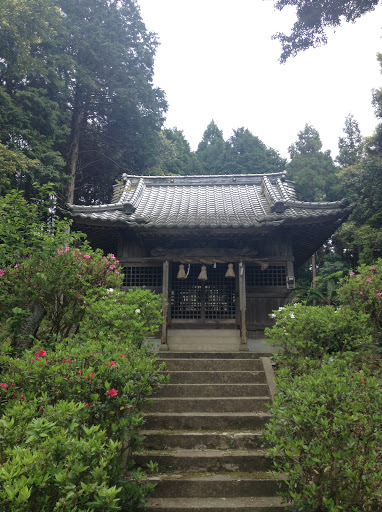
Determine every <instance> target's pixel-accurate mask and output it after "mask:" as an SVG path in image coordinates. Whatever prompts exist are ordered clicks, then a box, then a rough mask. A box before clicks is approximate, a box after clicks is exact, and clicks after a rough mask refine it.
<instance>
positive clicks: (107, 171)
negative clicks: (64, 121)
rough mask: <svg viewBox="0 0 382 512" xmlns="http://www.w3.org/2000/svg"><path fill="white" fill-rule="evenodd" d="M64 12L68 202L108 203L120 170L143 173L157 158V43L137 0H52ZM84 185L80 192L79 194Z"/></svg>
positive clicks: (160, 99)
mask: <svg viewBox="0 0 382 512" xmlns="http://www.w3.org/2000/svg"><path fill="white" fill-rule="evenodd" d="M55 2H56V4H57V5H58V6H59V7H60V9H61V10H62V12H63V13H64V14H65V16H64V30H63V32H62V37H61V39H60V40H59V42H58V44H59V46H60V51H61V52H62V53H63V55H65V56H66V58H67V60H68V62H70V63H71V65H70V66H69V67H68V78H69V81H68V84H69V87H70V94H71V97H70V102H69V110H70V115H71V125H70V136H69V138H68V140H67V141H66V144H65V145H64V147H63V148H62V150H63V152H65V153H66V154H67V155H68V156H67V159H66V171H67V174H68V175H69V176H70V186H69V189H68V191H67V193H66V200H67V201H68V202H73V200H76V202H81V201H84V202H90V201H92V200H93V201H94V199H95V194H94V191H95V187H98V191H97V192H98V194H97V199H99V200H101V201H103V202H105V201H106V200H107V199H108V196H107V194H105V192H104V193H102V190H101V189H103V190H104V191H105V190H111V185H112V183H113V182H114V179H115V177H116V176H118V175H120V174H121V170H127V171H128V172H131V173H136V174H141V173H143V172H144V171H145V169H147V168H149V167H150V165H152V164H153V162H154V155H155V150H156V144H157V132H158V130H159V128H160V126H161V123H162V121H163V113H164V111H165V109H166V102H165V99H164V94H163V92H162V91H161V90H159V89H156V88H154V87H153V84H152V79H153V63H154V55H155V51H156V47H157V41H156V38H155V36H154V34H152V33H150V32H147V31H146V28H145V25H144V23H143V21H142V19H141V16H140V10H139V7H138V5H137V2H136V0H121V1H108V0H98V1H97V2H94V0H81V1H80V2H78V0H55ZM79 191H81V193H79Z"/></svg>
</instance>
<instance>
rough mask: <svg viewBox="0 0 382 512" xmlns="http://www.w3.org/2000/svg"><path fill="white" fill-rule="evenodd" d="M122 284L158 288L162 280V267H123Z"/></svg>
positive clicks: (131, 286)
mask: <svg viewBox="0 0 382 512" xmlns="http://www.w3.org/2000/svg"><path fill="white" fill-rule="evenodd" d="M122 272H123V282H122V286H126V287H127V288H133V287H135V286H138V287H140V288H143V287H146V288H160V287H161V286H162V280H163V268H162V267H159V266H158V267H135V266H131V267H123V269H122Z"/></svg>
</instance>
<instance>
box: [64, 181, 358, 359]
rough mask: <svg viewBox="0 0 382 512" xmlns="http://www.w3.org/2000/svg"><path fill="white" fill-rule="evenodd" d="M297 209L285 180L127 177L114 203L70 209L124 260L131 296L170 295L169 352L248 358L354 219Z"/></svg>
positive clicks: (337, 206)
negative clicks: (305, 274)
mask: <svg viewBox="0 0 382 512" xmlns="http://www.w3.org/2000/svg"><path fill="white" fill-rule="evenodd" d="M349 211H350V209H349V207H348V205H347V203H346V202H345V201H337V202H315V203H311V202H304V201H297V200H296V195H295V190H294V184H293V182H291V181H288V179H287V177H286V173H275V174H247V175H216V176H128V175H123V184H119V185H115V186H114V196H113V202H112V203H111V204H105V205H99V206H77V205H67V206H66V209H65V211H64V213H65V215H66V216H67V217H70V218H72V219H73V221H74V228H75V229H78V230H81V231H83V232H85V233H86V234H87V236H88V239H89V241H90V243H91V244H92V246H93V247H95V248H96V247H100V248H102V249H104V250H105V251H106V252H108V253H109V252H112V253H114V254H116V256H117V258H118V259H119V261H120V263H121V265H122V267H123V286H122V288H123V289H124V290H127V289H129V288H133V287H147V288H150V289H152V290H154V291H155V292H159V293H162V294H163V295H164V297H165V304H164V307H163V315H164V322H163V329H162V340H161V343H162V345H161V349H162V350H168V349H169V350H176V351H183V350H187V351H190V350H191V351H192V350H195V351H203V350H205V351H212V352H213V351H238V350H247V338H248V336H250V337H252V338H253V337H259V336H261V334H262V333H263V331H264V328H265V327H267V326H269V325H270V324H271V323H270V322H271V320H270V317H269V314H270V313H271V312H272V310H274V309H277V308H279V307H280V306H282V305H283V304H285V302H286V301H287V299H288V297H289V296H290V294H291V291H292V290H293V288H294V282H295V280H294V279H295V278H294V275H295V269H296V267H298V266H299V265H302V264H303V263H304V262H306V261H307V260H308V258H309V257H310V256H311V255H312V254H313V253H314V252H315V251H316V250H317V249H318V248H319V247H320V246H321V245H322V244H323V243H324V242H325V241H326V240H328V238H329V237H330V236H331V235H332V233H333V232H334V231H335V230H336V229H337V228H338V227H339V226H340V224H341V223H342V222H343V221H344V220H345V219H346V217H347V216H348V214H349Z"/></svg>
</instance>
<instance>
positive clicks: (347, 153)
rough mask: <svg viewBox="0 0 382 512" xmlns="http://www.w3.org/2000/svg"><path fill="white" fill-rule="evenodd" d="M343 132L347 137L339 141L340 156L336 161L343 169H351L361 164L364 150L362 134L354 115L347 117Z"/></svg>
mask: <svg viewBox="0 0 382 512" xmlns="http://www.w3.org/2000/svg"><path fill="white" fill-rule="evenodd" d="M343 131H344V134H345V137H340V138H339V140H338V149H339V154H338V156H337V158H336V161H337V163H338V164H339V165H340V166H341V167H349V166H351V165H355V164H357V163H359V162H360V160H361V157H362V150H363V141H362V136H361V132H360V129H359V126H358V123H357V121H356V120H355V119H354V116H353V115H351V114H349V115H348V116H347V117H346V119H345V127H344V130H343Z"/></svg>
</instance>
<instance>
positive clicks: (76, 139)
mask: <svg viewBox="0 0 382 512" xmlns="http://www.w3.org/2000/svg"><path fill="white" fill-rule="evenodd" d="M80 96H81V94H80V92H79V88H78V87H77V89H76V92H75V96H74V106H73V114H72V129H71V133H70V147H69V155H68V162H67V169H68V175H69V178H70V179H69V184H68V188H67V192H66V198H65V202H66V203H70V204H73V202H74V190H75V185H76V177H77V169H78V155H79V152H80V136H81V127H82V124H83V122H84V120H85V118H86V117H85V106H84V104H83V102H82V101H81V97H80Z"/></svg>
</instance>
